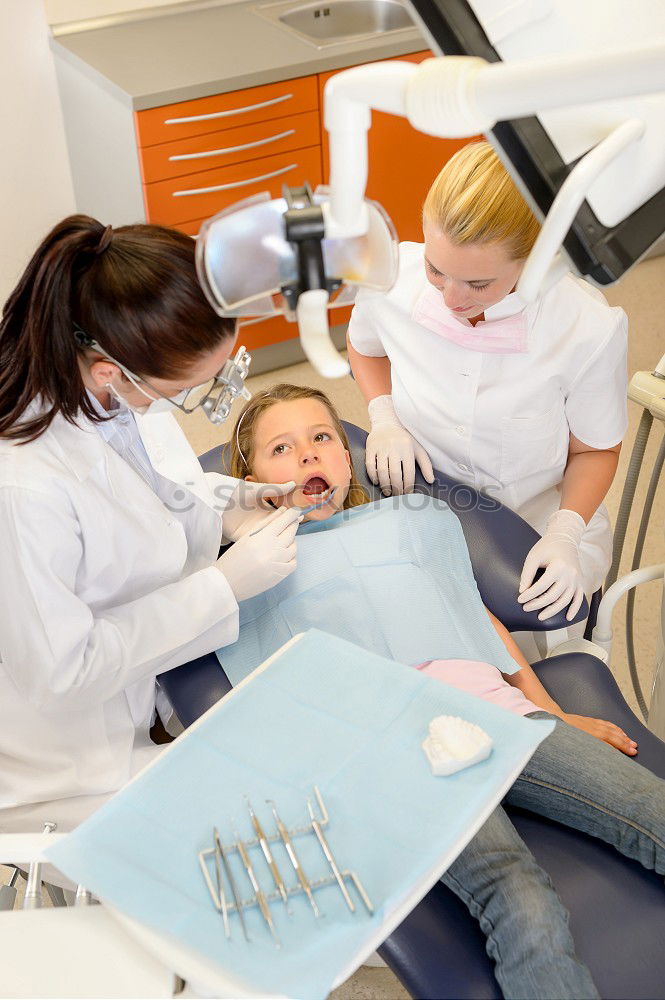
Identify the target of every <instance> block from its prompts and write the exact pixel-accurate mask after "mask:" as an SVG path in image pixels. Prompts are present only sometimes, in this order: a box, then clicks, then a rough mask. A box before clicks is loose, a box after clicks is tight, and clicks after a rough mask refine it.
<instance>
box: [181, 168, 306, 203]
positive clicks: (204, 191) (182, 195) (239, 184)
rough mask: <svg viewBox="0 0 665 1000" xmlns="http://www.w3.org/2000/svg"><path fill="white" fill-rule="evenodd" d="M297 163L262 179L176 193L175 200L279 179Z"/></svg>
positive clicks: (274, 171) (263, 176)
mask: <svg viewBox="0 0 665 1000" xmlns="http://www.w3.org/2000/svg"><path fill="white" fill-rule="evenodd" d="M297 166H298V164H297V163H290V164H289V166H288V167H282V168H281V170H273V171H272V172H271V173H269V174H261V176H260V177H249V178H248V179H247V180H246V181H233V183H232V184H215V185H214V187H205V188H192V189H191V190H190V191H174V192H173V197H174V198H184V197H186V196H187V195H189V194H210V193H211V192H213V191H229V190H230V189H231V188H238V187H246V186H247V184H258V182H259V181H267V180H270V178H271V177H279V175H280V174H288V172H289V171H290V170H295V169H296V167H297Z"/></svg>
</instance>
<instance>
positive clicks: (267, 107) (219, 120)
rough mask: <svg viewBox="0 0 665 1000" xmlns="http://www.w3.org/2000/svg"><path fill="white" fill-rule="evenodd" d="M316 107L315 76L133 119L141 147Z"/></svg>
mask: <svg viewBox="0 0 665 1000" xmlns="http://www.w3.org/2000/svg"><path fill="white" fill-rule="evenodd" d="M318 106H319V96H318V93H317V86H316V77H315V76H305V77H301V78H299V79H297V80H286V81H285V82H284V83H269V84H267V85H266V86H263V87H249V88H247V89H246V90H234V91H231V93H229V94H217V95H215V96H213V97H199V98H198V99H197V100H195V101H179V102H178V103H177V104H164V105H162V106H161V107H159V108H150V110H149V111H137V112H136V114H135V116H134V119H135V126H136V134H137V137H138V143H139V146H141V147H144V146H155V145H157V143H161V142H173V140H174V139H186V138H188V137H191V136H193V135H203V134H204V133H205V132H215V131H216V130H217V129H220V128H234V127H235V126H236V125H251V124H252V123H253V122H264V121H268V120H269V119H271V118H283V117H285V116H287V115H288V116H290V115H297V114H300V112H301V111H316V110H317V109H318Z"/></svg>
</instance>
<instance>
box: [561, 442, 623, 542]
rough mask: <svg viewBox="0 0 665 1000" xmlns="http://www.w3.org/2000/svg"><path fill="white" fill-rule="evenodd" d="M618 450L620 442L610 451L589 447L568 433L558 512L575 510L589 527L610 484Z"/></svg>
mask: <svg viewBox="0 0 665 1000" xmlns="http://www.w3.org/2000/svg"><path fill="white" fill-rule="evenodd" d="M620 451H621V443H620V442H619V444H617V445H615V446H614V447H613V448H603V449H601V448H592V447H591V446H590V445H588V444H584V442H583V441H580V440H579V438H576V437H575V435H574V434H571V435H570V445H569V448H568V462H567V464H566V470H565V472H564V474H563V482H562V486H561V509H562V510H574V511H575V512H576V513H577V514H579V515H580V517H582V518H583V519H584V521H585V523H586V524H588V523H589V521H590V520H591V518H592V517H593V515H594V514H595V513H596V511H597V510H598V508H599V507H600V505H601V503H602V502H603V500H604V499H605V496H606V494H607V491H608V490H609V488H610V486H611V485H612V482H613V480H614V475H615V473H616V470H617V465H618V464H619V452H620Z"/></svg>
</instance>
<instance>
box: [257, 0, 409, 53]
mask: <svg viewBox="0 0 665 1000" xmlns="http://www.w3.org/2000/svg"><path fill="white" fill-rule="evenodd" d="M254 11H255V13H257V14H260V15H261V17H265V18H267V19H268V20H269V21H273V22H274V23H276V24H278V25H279V26H280V27H282V28H286V29H287V30H290V31H292V32H293V33H294V34H296V35H299V36H300V37H301V38H304V39H305V41H307V42H309V43H310V44H311V45H315V46H316V47H317V48H319V49H322V48H327V47H328V46H329V45H340V44H343V43H344V42H348V41H358V40H360V39H362V38H373V37H375V36H376V35H385V34H388V33H390V34H392V33H394V32H397V31H401V32H407V31H408V32H411V33H413V34H414V35H417V33H418V28H417V27H416V25H415V24H414V22H413V21H412V19H411V17H410V16H409V14H408V12H407V10H406V8H405V7H404V5H403V4H402V3H400V0H330V2H329V3H321V2H314V3H300V4H294V3H293V0H287V2H286V3H285V2H284V0H281V2H279V3H264V4H259V5H258V6H257V7H255V8H254Z"/></svg>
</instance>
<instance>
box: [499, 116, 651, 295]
mask: <svg viewBox="0 0 665 1000" xmlns="http://www.w3.org/2000/svg"><path fill="white" fill-rule="evenodd" d="M643 134H644V122H641V121H639V120H638V119H636V118H631V119H629V120H628V121H625V122H622V124H621V125H619V127H618V128H616V129H615V130H614V131H613V132H610V134H609V135H608V136H607V137H606V138H605V139H603V140H602V142H599V143H598V145H597V146H594V148H593V149H592V150H590V152H588V153H587V154H586V156H584V157H583V158H582V159H581V160H580V161H579V163H577V164H576V166H575V167H574V168H573V170H572V171H571V172H570V174H569V175H568V177H566V179H565V181H564V182H563V184H562V185H561V188H560V189H559V192H558V194H557V196H556V198H555V199H554V201H553V203H552V207H551V209H550V211H549V212H548V214H547V218H546V219H545V221H544V222H543V225H542V228H541V230H540V232H539V234H538V238H537V240H536V242H535V244H534V246H533V249H532V251H531V253H530V254H529V257H528V259H527V262H526V264H525V265H524V269H523V271H522V274H521V275H520V279H519V281H518V283H517V294H518V295H519V297H520V299H521V300H522V301H523V302H533V301H534V300H535V299H536V298H537V297H538V295H539V294H541V292H544V291H546V290H547V288H548V287H549V286H550V285H553V284H554V282H555V281H557V280H558V279H559V278H560V277H561V276H562V274H563V272H564V271H565V270H567V265H566V263H565V261H564V260H563V258H562V257H561V255H560V254H559V253H558V250H559V247H560V246H561V244H562V243H563V241H564V239H565V237H566V233H567V232H568V230H569V229H570V227H571V226H572V224H573V220H574V218H575V215H576V213H577V210H578V209H579V207H580V205H581V204H582V202H583V201H584V199H585V198H586V196H587V194H588V192H589V189H590V187H591V185H592V184H593V182H594V181H595V180H596V178H597V177H599V176H600V174H601V173H602V171H603V170H604V169H605V167H606V166H607V165H608V164H609V163H611V162H612V161H613V160H615V159H616V158H617V156H618V155H619V154H620V153H622V152H623V150H624V149H625V148H626V146H628V145H630V144H631V143H632V142H636V141H637V140H638V139H640V138H641V137H642V135H643Z"/></svg>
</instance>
